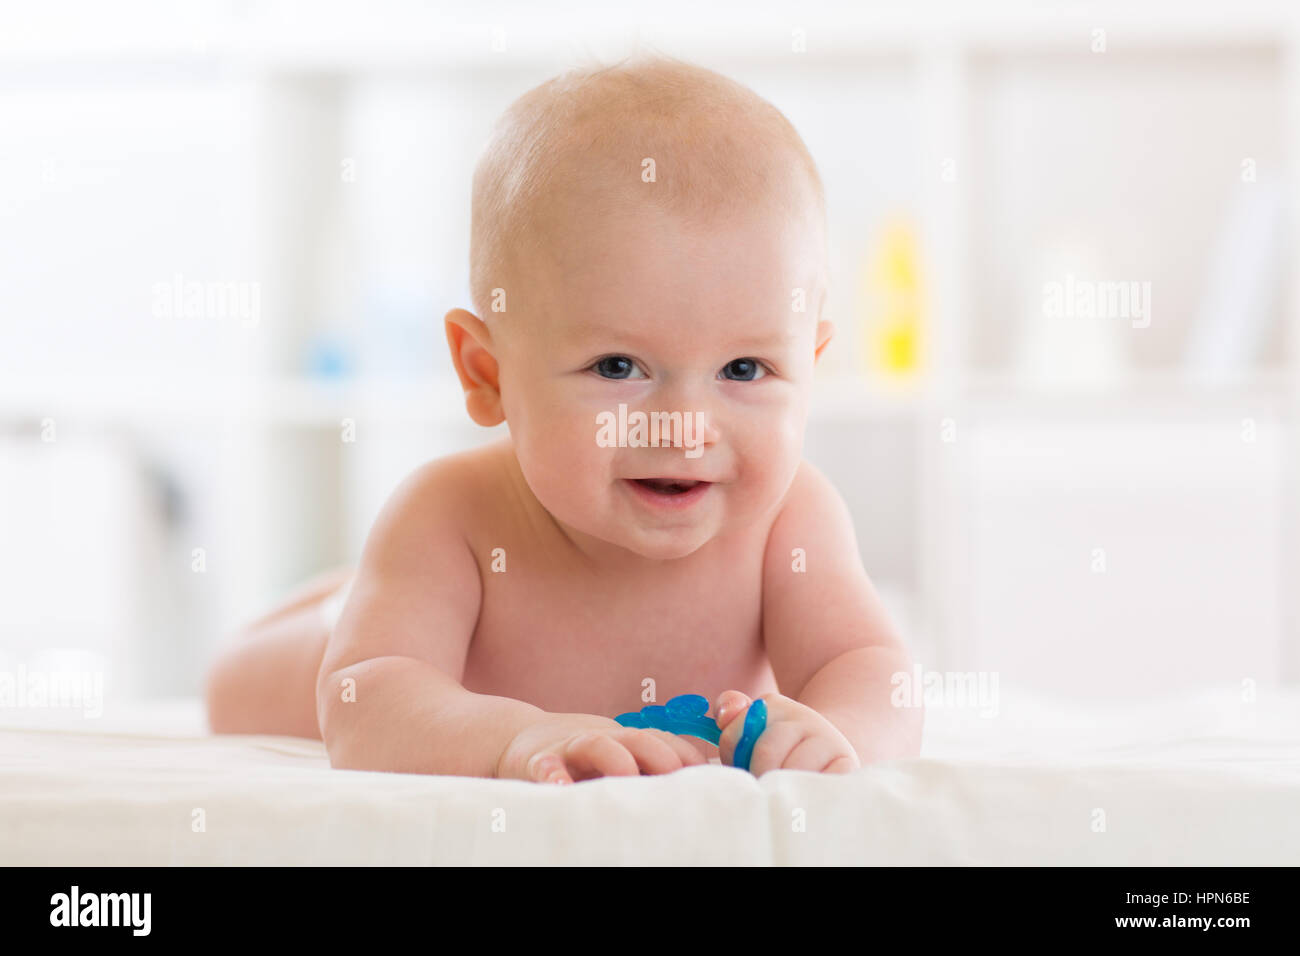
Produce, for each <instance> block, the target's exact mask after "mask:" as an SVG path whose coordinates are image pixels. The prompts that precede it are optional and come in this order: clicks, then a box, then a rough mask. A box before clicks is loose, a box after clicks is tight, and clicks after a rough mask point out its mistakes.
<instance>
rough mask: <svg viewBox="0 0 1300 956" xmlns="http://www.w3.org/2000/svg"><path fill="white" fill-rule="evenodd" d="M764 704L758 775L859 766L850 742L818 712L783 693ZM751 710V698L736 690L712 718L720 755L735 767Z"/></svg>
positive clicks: (754, 767) (752, 767)
mask: <svg viewBox="0 0 1300 956" xmlns="http://www.w3.org/2000/svg"><path fill="white" fill-rule="evenodd" d="M762 700H763V702H764V703H766V704H767V729H765V730H764V731H763V733H762V734H760V735H759V738H758V742H757V743H756V744H754V754H753V756H752V757H751V758H750V761H749V772H750V773H752V774H753V775H754V776H756V777H757V776H761V775H762V774H764V773H766V772H767V771H769V770H812V771H816V772H818V773H850V772H852V771H854V770H857V769H858V768H859V767H860V766H861V763H860V762H859V761H858V755H857V753H856V752H855V751H854V749H853V745H852V744H850V743H849V741H848V738H846V737H845V736H844V735H843V734H842V733H840V732H839V730H838V729H836V727H835V725H834V724H832V723H831V722H830V721H829V720H827V719H826V718H825V717H823V716H822V715H821V714H819V713H817V711H815V710H813V709H812V708H811V707H809V706H807V705H806V704H801V703H799V701H797V700H793V699H791V698H789V697H785V696H783V695H781V694H764V695H763V697H762ZM749 705H750V699H749V697H747V696H746V695H745V694H742V693H741V692H740V691H738V690H728V691H724V692H723V693H722V694H721V695H720V696H719V697H718V704H717V706H716V707H715V708H714V713H715V714H717V718H716V719H717V721H718V726H719V727H720V728H722V739H721V740H719V741H718V753H719V755H720V757H721V759H722V762H723V763H724V764H727V765H730V764H731V760H732V755H733V754H734V753H735V752H736V744H737V743H738V742H739V741H740V734H741V731H742V730H743V729H744V726H745V721H744V719H743V718H744V716H745V714H746V712H747V711H748V710H749Z"/></svg>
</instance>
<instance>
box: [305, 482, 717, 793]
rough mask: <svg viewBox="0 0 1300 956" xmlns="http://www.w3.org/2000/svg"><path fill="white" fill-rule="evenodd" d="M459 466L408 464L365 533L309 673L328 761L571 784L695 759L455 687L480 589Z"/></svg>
mask: <svg viewBox="0 0 1300 956" xmlns="http://www.w3.org/2000/svg"><path fill="white" fill-rule="evenodd" d="M467 467H468V466H467V465H466V464H465V463H464V461H463V460H462V461H460V462H453V461H444V462H435V463H434V464H432V465H427V466H425V467H424V468H422V469H420V471H418V472H417V473H416V474H415V475H413V476H412V477H411V478H410V479H408V480H407V481H406V482H405V483H404V484H403V485H402V487H401V488H399V489H398V491H397V492H396V493H395V494H394V496H393V498H392V500H390V501H389V502H388V504H387V505H386V506H385V507H384V510H383V513H382V514H381V515H380V517H379V519H378V520H377V521H376V523H375V527H374V529H373V530H372V532H371V534H370V537H369V539H368V540H367V541H366V547H365V551H364V553H363V555H362V559H361V565H360V568H359V569H358V572H357V576H356V579H355V581H354V583H353V585H352V589H351V592H350V594H349V596H348V601H347V605H346V607H345V608H344V609H343V614H342V616H341V617H340V618H339V622H338V625H337V626H336V627H335V630H334V633H333V635H332V636H331V638H330V641H329V645H328V646H327V647H326V650H325V656H324V660H323V661H322V662H321V670H320V674H319V677H318V679H317V685H316V707H317V714H318V716H319V718H320V727H321V733H322V736H323V737H324V740H325V746H326V749H327V751H328V752H329V756H330V763H331V765H333V766H335V767H341V768H347V769H354V770H386V771H395V772H403V773H437V774H456V775H463V776H480V777H493V776H502V777H516V778H522V779H528V780H537V781H544V782H556V783H571V782H573V781H574V780H575V779H583V778H585V777H594V776H604V775H636V774H639V773H641V772H645V773H666V772H669V771H672V770H676V769H679V768H680V767H682V766H684V765H686V764H691V763H700V762H702V761H703V758H702V757H700V756H699V754H698V752H697V751H696V750H695V749H694V748H692V747H690V746H689V745H684V744H682V743H681V742H680V741H677V740H676V739H675V738H672V735H670V734H664V733H661V732H658V731H654V732H651V731H643V730H642V731H638V730H633V729H629V728H624V727H621V726H619V724H618V723H617V722H615V721H614V720H611V719H610V718H608V717H600V716H595V715H591V714H551V713H547V712H545V711H543V710H541V709H540V708H538V707H534V706H533V705H532V704H528V703H525V702H523V701H518V700H513V699H511V698H507V697H497V696H493V695H489V694H476V693H473V692H471V691H468V690H466V689H465V688H464V687H462V686H461V680H462V679H463V675H464V667H465V658H466V655H467V653H468V651H469V645H470V640H471V638H472V636H473V633H474V629H475V625H476V623H477V621H478V614H479V603H480V599H481V594H482V585H481V581H480V579H479V569H478V564H477V562H476V561H475V558H474V555H473V553H472V552H471V550H470V547H469V544H468V542H467V540H466V538H465V535H464V534H463V533H462V530H461V529H462V527H463V525H462V524H461V522H462V521H464V520H465V518H466V515H471V516H472V514H473V513H474V502H473V500H472V498H471V497H470V496H469V495H467V494H466V493H464V489H465V488H466V487H471V488H472V487H475V486H476V485H477V486H478V487H480V488H481V486H482V482H481V481H480V480H478V476H475V475H473V474H463V473H461V472H463V471H464V470H465V469H466V468H467ZM670 738H671V739H670Z"/></svg>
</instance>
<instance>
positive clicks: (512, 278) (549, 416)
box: [447, 58, 831, 558]
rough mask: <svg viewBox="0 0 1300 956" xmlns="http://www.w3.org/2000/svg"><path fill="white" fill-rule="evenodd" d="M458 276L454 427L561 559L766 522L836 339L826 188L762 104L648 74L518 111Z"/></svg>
mask: <svg viewBox="0 0 1300 956" xmlns="http://www.w3.org/2000/svg"><path fill="white" fill-rule="evenodd" d="M470 276H471V287H472V291H473V296H474V305H475V308H476V310H477V312H478V315H477V316H475V315H472V314H470V313H469V312H466V311H464V310H460V309H457V310H453V311H452V312H450V313H449V314H448V316H447V336H448V341H449V344H450V346H451V351H452V359H453V362H454V363H455V365H456V369H457V372H458V374H459V376H460V379H461V382H462V384H463V385H464V387H465V391H466V403H467V406H468V408H469V412H470V415H471V416H472V417H473V418H474V420H475V421H476V422H478V423H480V424H482V425H495V424H497V423H499V422H500V421H502V420H503V419H504V420H505V421H506V422H507V423H508V425H509V428H510V433H511V436H512V439H513V443H514V448H515V453H516V455H517V456H518V460H519V465H520V469H521V471H522V473H523V475H524V477H525V479H526V480H527V482H528V485H529V487H530V488H531V489H532V491H533V493H534V494H535V495H536V496H537V499H538V500H539V501H540V502H541V504H542V505H543V506H544V507H545V508H546V509H547V511H549V512H550V513H551V515H552V516H553V517H554V518H555V519H556V521H558V522H559V523H560V525H561V526H562V527H563V528H564V529H565V531H566V532H567V533H568V534H570V535H571V536H572V537H574V538H575V540H579V541H580V543H583V544H585V545H592V546H595V545H597V542H608V543H611V544H614V545H617V546H618V547H621V548H624V549H627V550H629V551H632V552H634V553H636V554H640V555H643V556H646V557H652V558H677V557H683V556H685V555H688V554H690V553H691V552H693V551H695V550H696V549H698V548H699V547H700V546H701V545H703V544H704V543H706V542H707V541H708V540H709V539H711V538H713V537H715V536H717V535H718V534H720V533H723V532H725V531H726V530H727V529H730V528H736V527H741V526H743V524H744V523H751V522H755V521H762V520H763V519H764V518H765V517H770V516H771V514H772V512H773V509H774V508H775V507H776V506H777V504H778V503H779V502H780V500H781V498H782V497H783V496H784V494H785V492H786V491H787V489H788V488H789V486H790V483H791V481H792V479H793V478H794V474H795V471H796V469H797V468H798V465H799V461H800V457H801V453H802V445H803V431H804V423H805V419H806V414H807V402H808V395H809V391H810V388H811V385H812V374H813V365H814V363H815V361H816V359H817V357H818V356H819V355H820V353H821V351H822V349H823V347H824V346H825V345H826V343H827V342H828V341H829V339H830V336H831V326H830V323H829V322H826V321H823V320H822V315H821V313H822V304H823V302H824V299H825V290H826V230H825V202H824V199H823V195H822V186H821V180H820V178H819V176H818V174H817V170H816V166H815V165H814V163H813V161H812V158H811V157H810V156H809V154H808V151H807V149H806V148H805V146H804V144H803V142H802V140H800V138H799V136H798V134H797V133H796V132H795V131H794V128H793V127H792V126H791V125H790V123H789V122H788V121H787V120H786V119H785V117H784V116H782V115H781V113H780V112H778V111H777V110H776V109H775V108H774V107H773V106H771V104H769V103H767V102H766V101H765V100H763V99H761V98H760V97H758V96H757V95H755V94H754V93H753V92H751V91H750V90H748V89H746V88H745V87H743V86H741V85H740V84H737V83H734V82H732V81H731V80H728V79H726V78H724V77H722V76H719V75H718V74H716V73H712V72H710V71H708V70H704V69H701V68H698V67H694V66H690V65H687V64H684V63H681V62H678V61H675V60H669V59H663V58H655V59H652V60H648V61H647V60H642V61H635V62H625V63H622V64H619V65H617V66H614V67H609V68H603V69H596V70H583V71H577V72H573V73H569V74H566V75H564V76H561V77H559V78H556V79H554V80H551V81H549V82H547V83H544V84H543V85H541V86H539V87H537V88H536V89H534V90H532V91H530V92H528V93H526V94H525V95H524V96H522V97H521V98H520V99H519V100H517V101H516V102H515V103H514V104H513V105H512V106H511V107H510V108H509V109H508V110H507V111H506V113H505V115H504V116H503V117H502V119H501V120H500V122H499V123H498V125H497V127H496V129H495V131H494V133H493V136H492V138H491V140H490V142H489V143H488V146H487V148H486V150H485V152H484V155H483V157H482V159H481V160H480V162H479V165H478V168H477V170H476V172H475V175H474V196H473V227H472V234H471V239H470ZM620 406H624V407H625V409H624V410H623V411H621V410H620ZM638 412H640V413H642V414H643V415H644V416H645V419H646V423H647V426H648V427H647V428H646V429H645V430H644V432H642V431H640V430H638V428H637V425H638V422H639V421H640V417H639V416H638V415H637V413H638ZM655 413H666V415H665V416H664V417H662V418H655ZM671 413H677V416H676V418H675V419H674V418H672V417H669V416H671ZM679 422H680V424H681V426H682V427H681V428H680V429H678V428H677V424H678V423H679ZM624 423H626V424H624ZM649 426H660V427H657V428H655V429H654V431H655V432H658V434H657V436H656V435H655V434H654V433H653V432H652V431H651V427H649ZM656 438H657V444H653V445H650V446H649V447H647V443H649V442H651V441H654V440H655V439H656ZM696 442H698V443H696ZM686 443H693V444H694V447H687V446H686ZM647 479H683V480H686V481H692V480H693V481H699V482H706V483H707V484H701V485H696V486H693V487H691V488H690V490H683V487H684V486H682V485H669V484H668V483H667V482H662V481H648V480H647Z"/></svg>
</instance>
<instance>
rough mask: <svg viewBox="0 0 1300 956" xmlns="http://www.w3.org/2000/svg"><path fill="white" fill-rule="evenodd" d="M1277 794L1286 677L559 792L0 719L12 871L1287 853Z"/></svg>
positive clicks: (257, 742) (1006, 702)
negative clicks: (893, 744) (833, 762)
mask: <svg viewBox="0 0 1300 956" xmlns="http://www.w3.org/2000/svg"><path fill="white" fill-rule="evenodd" d="M1297 808H1300V692H1297V691H1289V692H1285V693H1283V692H1278V691H1264V690H1262V691H1260V694H1259V699H1258V700H1257V701H1256V702H1254V703H1243V702H1242V701H1241V699H1240V693H1239V692H1231V691H1230V692H1225V693H1221V694H1205V695H1201V696H1197V697H1189V698H1184V699H1181V700H1176V701H1166V702H1163V703H1151V704H1146V705H1143V706H1132V705H1130V706H1126V707H1106V708H1097V707H1092V708H1088V709H1070V708H1064V707H1061V706H1059V705H1049V704H1047V703H1046V702H1044V701H1043V700H1041V699H1036V698H1031V697H1028V696H1025V695H1011V694H1008V693H1007V691H1006V690H1005V689H1004V690H1003V692H1002V702H1001V706H1000V713H999V715H998V716H997V717H996V718H984V717H980V716H979V714H978V713H977V712H975V711H963V710H947V711H944V710H940V709H936V708H931V709H930V710H929V711H928V713H927V722H926V738H925V745H924V749H923V752H922V756H921V758H919V759H916V760H905V761H898V762H894V763H890V764H885V765H878V766H873V767H868V768H865V769H863V770H861V771H859V772H857V773H855V774H851V775H847V776H831V775H827V776H821V775H817V774H811V773H802V772H795V771H777V772H774V773H770V774H767V775H765V776H763V777H762V778H761V779H755V778H754V777H752V776H750V775H749V774H747V773H744V772H742V771H738V770H735V769H732V768H729V767H722V766H718V765H710V766H706V767H694V768H691V769H688V770H683V771H680V772H678V773H675V774H671V775H667V776H661V777H641V778H631V779H628V778H622V779H618V778H615V779H606V780H593V781H587V782H583V783H580V784H577V785H575V786H572V787H543V786H538V785H533V784H526V783H521V782H515V781H497V780H479V779H470V778H462V777H430V776H418V775H406V774H383V773H361V772H355V771H340V770H332V769H330V767H329V763H328V760H327V758H326V755H325V750H324V747H323V745H322V744H320V743H319V742H311V741H306V740H300V739H296V738H288V737H265V736H263V737H216V736H211V735H209V734H207V733H206V731H205V728H204V725H203V717H202V710H201V707H200V705H199V702H198V701H197V700H184V701H170V702H154V703H151V704H140V705H135V706H132V707H125V708H121V709H119V710H117V711H113V710H111V709H106V710H105V713H104V715H103V716H102V717H101V718H98V719H93V720H92V719H86V718H82V717H80V716H78V715H76V714H75V713H68V712H59V711H54V710H48V711H39V710H27V711H14V710H10V711H0V862H3V863H5V864H11V865H14V864H38V865H42V864H65V865H107V864H116V865H139V864H149V865H167V864H339V865H367V864H386V863H397V864H500V863H522V864H541V863H558V864H598V863H615V864H634V863H644V864H670V863H700V864H733V865H734V864H756V865H762V864H810V863H834V864H844V863H865V864H931V863H934V864H1036V863H1048V864H1123V865H1129V864H1153V865H1159V864H1172V865H1233V864H1244V865H1252V864H1253V865H1259V864H1265V865H1267V864H1291V865H1294V864H1297V863H1300V822H1298V816H1300V815H1297V813H1296V810H1297ZM196 810H201V811H202V819H203V828H202V830H201V831H198V830H196V828H195V825H194V821H195V820H196V819H197V814H196V812H195V811H196ZM800 823H802V827H800V825H799V824H800ZM1099 823H1104V829H1097V826H1098V824H1099Z"/></svg>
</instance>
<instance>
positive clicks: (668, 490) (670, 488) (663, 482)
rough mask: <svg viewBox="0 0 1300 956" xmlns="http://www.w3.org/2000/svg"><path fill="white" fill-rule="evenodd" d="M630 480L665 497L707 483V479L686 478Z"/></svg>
mask: <svg viewBox="0 0 1300 956" xmlns="http://www.w3.org/2000/svg"><path fill="white" fill-rule="evenodd" d="M632 480H633V481H635V482H636V483H637V484H638V485H640V486H641V487H642V488H645V489H646V490H647V491H651V492H653V493H654V494H656V495H664V496H666V497H673V496H675V495H684V494H686V493H687V492H689V491H694V490H695V489H696V488H698V487H699V486H700V485H707V484H708V482H707V481H691V480H689V479H686V478H634V479H632Z"/></svg>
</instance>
